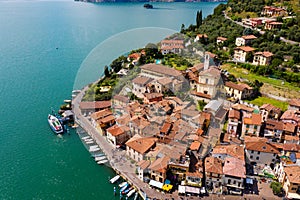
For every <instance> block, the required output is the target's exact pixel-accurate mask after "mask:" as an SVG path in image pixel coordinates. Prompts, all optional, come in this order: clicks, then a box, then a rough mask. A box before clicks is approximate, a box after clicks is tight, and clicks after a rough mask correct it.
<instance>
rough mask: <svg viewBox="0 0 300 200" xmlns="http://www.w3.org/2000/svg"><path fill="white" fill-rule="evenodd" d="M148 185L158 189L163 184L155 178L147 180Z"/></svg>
mask: <svg viewBox="0 0 300 200" xmlns="http://www.w3.org/2000/svg"><path fill="white" fill-rule="evenodd" d="M149 185H151V186H153V187H156V188H159V189H162V187H163V185H164V184H163V183H161V182H158V181H155V180H151V181H150V182H149Z"/></svg>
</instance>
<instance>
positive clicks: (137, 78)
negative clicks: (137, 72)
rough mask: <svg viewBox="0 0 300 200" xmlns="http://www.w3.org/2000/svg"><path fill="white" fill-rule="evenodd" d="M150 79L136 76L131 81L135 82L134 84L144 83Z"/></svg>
mask: <svg viewBox="0 0 300 200" xmlns="http://www.w3.org/2000/svg"><path fill="white" fill-rule="evenodd" d="M150 81H152V79H151V78H148V77H144V76H138V77H136V78H135V79H133V80H132V83H135V84H138V85H146V84H147V83H149V82H150Z"/></svg>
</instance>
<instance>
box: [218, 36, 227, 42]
mask: <svg viewBox="0 0 300 200" xmlns="http://www.w3.org/2000/svg"><path fill="white" fill-rule="evenodd" d="M217 40H221V41H226V40H227V38H225V37H217Z"/></svg>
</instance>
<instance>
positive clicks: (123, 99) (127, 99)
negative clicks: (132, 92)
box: [113, 95, 130, 103]
mask: <svg viewBox="0 0 300 200" xmlns="http://www.w3.org/2000/svg"><path fill="white" fill-rule="evenodd" d="M113 99H114V100H117V101H121V102H123V103H129V101H130V100H129V98H128V97H125V96H122V95H115V96H114V97H113Z"/></svg>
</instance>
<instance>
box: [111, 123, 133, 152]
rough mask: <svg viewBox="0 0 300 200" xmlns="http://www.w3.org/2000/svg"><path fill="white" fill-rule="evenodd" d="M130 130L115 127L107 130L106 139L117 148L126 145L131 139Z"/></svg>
mask: <svg viewBox="0 0 300 200" xmlns="http://www.w3.org/2000/svg"><path fill="white" fill-rule="evenodd" d="M128 132H129V128H128V127H125V126H123V127H120V126H118V125H114V126H112V127H110V128H108V129H106V134H107V135H106V138H107V140H108V141H109V142H111V143H112V144H113V145H114V146H115V147H117V146H118V145H122V144H124V143H125V142H126V141H127V140H128V139H129V134H128Z"/></svg>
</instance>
